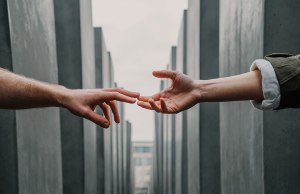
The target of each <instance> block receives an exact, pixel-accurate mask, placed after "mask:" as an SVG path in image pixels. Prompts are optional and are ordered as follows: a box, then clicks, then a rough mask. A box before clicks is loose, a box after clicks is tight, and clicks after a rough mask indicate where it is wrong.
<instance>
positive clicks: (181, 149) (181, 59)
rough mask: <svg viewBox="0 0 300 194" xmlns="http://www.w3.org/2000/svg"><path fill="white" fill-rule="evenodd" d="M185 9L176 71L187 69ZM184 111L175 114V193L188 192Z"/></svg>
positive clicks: (185, 118)
mask: <svg viewBox="0 0 300 194" xmlns="http://www.w3.org/2000/svg"><path fill="white" fill-rule="evenodd" d="M187 12H188V11H187V10H185V11H184V12H183V17H182V22H181V27H180V32H179V37H178V45H177V52H176V71H179V72H182V73H186V70H187V66H186V65H187ZM186 114H187V113H186V111H185V112H182V113H178V114H176V115H175V118H176V123H175V125H176V132H175V136H176V137H175V138H176V148H175V150H176V154H175V155H176V170H175V171H176V173H175V174H176V187H175V192H174V193H176V194H183V193H188V190H187V188H188V185H187V183H188V174H187V160H188V158H187V153H188V152H187V117H186Z"/></svg>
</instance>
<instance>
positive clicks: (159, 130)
mask: <svg viewBox="0 0 300 194" xmlns="http://www.w3.org/2000/svg"><path fill="white" fill-rule="evenodd" d="M163 88H164V80H161V81H160V90H162V89H163ZM163 117H164V116H163V115H162V114H159V113H154V118H155V126H156V127H155V137H156V138H155V143H156V145H155V152H156V158H155V166H156V173H154V175H155V176H156V177H157V186H156V188H155V189H156V190H157V193H164V184H165V183H164V160H165V159H164V152H165V150H164V136H165V133H164V131H163V127H164V120H163Z"/></svg>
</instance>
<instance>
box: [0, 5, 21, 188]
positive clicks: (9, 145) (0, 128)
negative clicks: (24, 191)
mask: <svg viewBox="0 0 300 194" xmlns="http://www.w3.org/2000/svg"><path fill="white" fill-rule="evenodd" d="M0 41H1V46H0V67H1V68H4V69H7V70H10V71H12V69H13V68H12V54H11V44H10V35H9V18H8V10H7V1H1V2H0ZM16 133H17V128H16V112H15V111H10V110H0V174H1V181H0V193H11V194H17V193H18V163H17V162H18V161H17V155H18V153H17V134H16Z"/></svg>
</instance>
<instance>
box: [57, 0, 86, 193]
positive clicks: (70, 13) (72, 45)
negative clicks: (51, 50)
mask: <svg viewBox="0 0 300 194" xmlns="http://www.w3.org/2000/svg"><path fill="white" fill-rule="evenodd" d="M54 14H55V27H56V46H57V63H58V78H59V84H61V85H63V86H66V87H68V88H72V89H79V88H82V68H81V67H82V53H81V52H82V50H81V42H80V40H81V24H80V22H81V21H80V17H81V15H80V4H79V1H70V0H66V1H60V0H54ZM60 122H61V140H62V168H63V190H64V193H65V194H68V193H70V194H73V193H74V194H77V193H78V194H83V193H84V141H83V119H82V118H80V117H77V116H74V115H73V114H72V113H70V112H69V111H68V110H66V109H61V110H60Z"/></svg>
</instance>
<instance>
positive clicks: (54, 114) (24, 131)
mask: <svg viewBox="0 0 300 194" xmlns="http://www.w3.org/2000/svg"><path fill="white" fill-rule="evenodd" d="M8 10H9V12H8V13H9V19H10V20H9V21H10V35H11V49H12V60H13V70H14V72H16V73H19V74H22V75H25V76H28V77H31V78H35V79H38V80H42V81H46V82H50V83H57V82H58V75H57V72H58V70H57V58H56V44H55V25H54V11H53V2H52V1H51V0H45V1H42V2H41V1H35V0H30V1H29V0H25V1H17V0H11V1H8ZM33 118H34V119H33ZM16 125H17V149H18V185H19V193H33V194H35V193H45V194H48V193H49V194H50V193H57V194H60V193H62V165H61V160H62V159H61V140H60V114H59V109H57V108H49V109H36V110H25V111H17V113H16Z"/></svg>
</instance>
